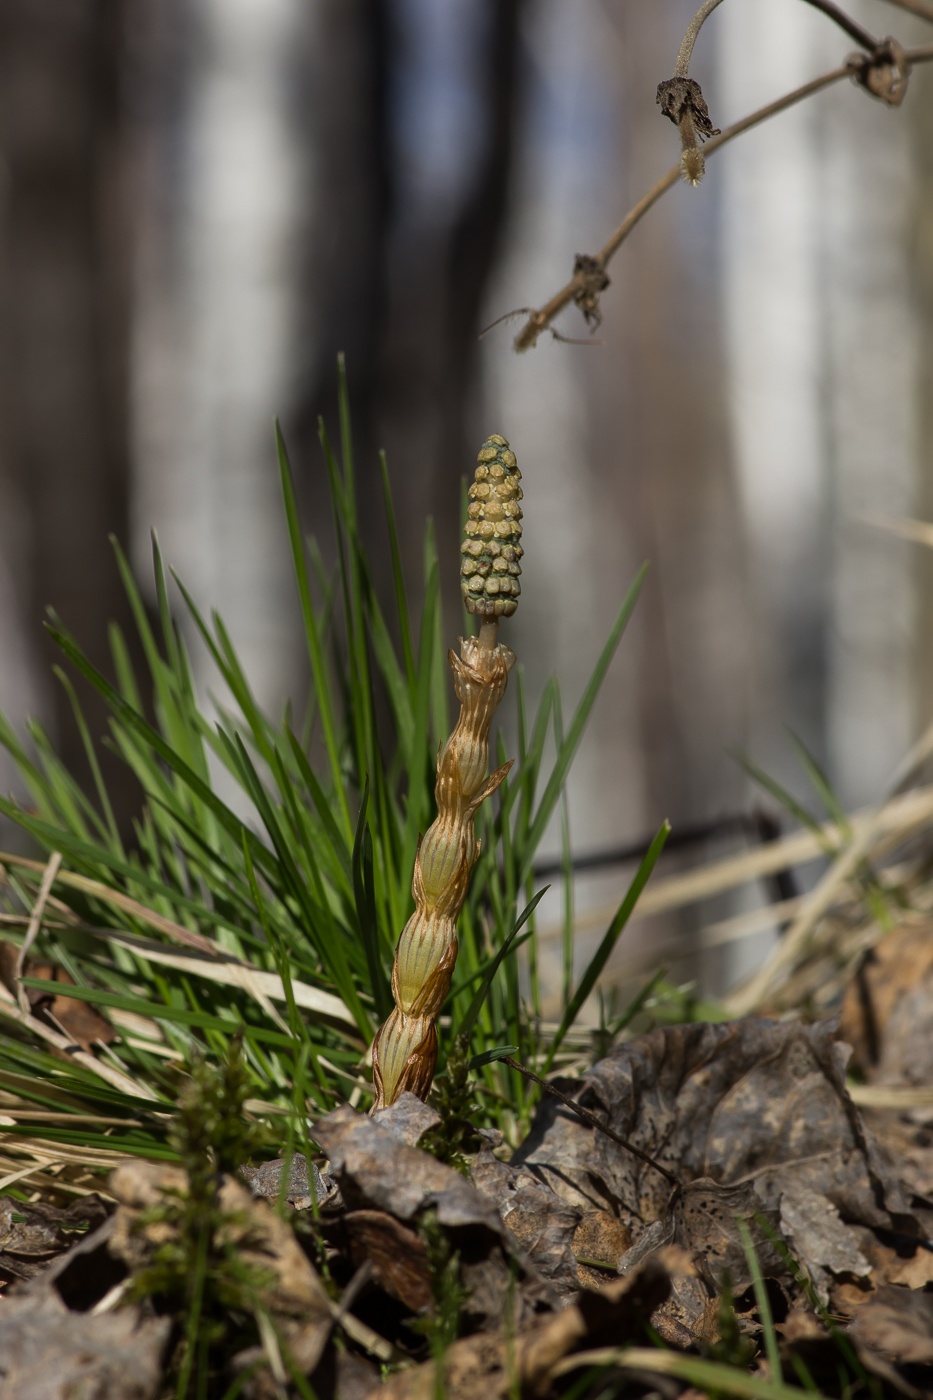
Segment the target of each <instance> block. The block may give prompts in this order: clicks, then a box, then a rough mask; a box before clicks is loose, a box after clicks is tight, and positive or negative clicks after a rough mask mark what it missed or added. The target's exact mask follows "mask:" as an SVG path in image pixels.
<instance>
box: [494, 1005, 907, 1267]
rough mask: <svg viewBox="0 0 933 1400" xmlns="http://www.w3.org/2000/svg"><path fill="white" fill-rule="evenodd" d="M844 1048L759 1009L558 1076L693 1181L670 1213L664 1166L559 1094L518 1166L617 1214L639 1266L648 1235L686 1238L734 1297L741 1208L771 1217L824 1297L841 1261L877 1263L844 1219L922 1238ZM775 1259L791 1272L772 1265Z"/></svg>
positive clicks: (826, 1027) (542, 1111)
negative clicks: (869, 1120)
mask: <svg viewBox="0 0 933 1400" xmlns="http://www.w3.org/2000/svg"><path fill="white" fill-rule="evenodd" d="M848 1053H849V1052H848V1049H847V1048H846V1047H844V1046H842V1045H840V1044H838V1043H837V1040H836V1027H835V1024H834V1023H832V1022H824V1023H821V1024H819V1025H814V1026H804V1025H801V1024H799V1023H796V1022H775V1021H769V1020H763V1019H758V1018H752V1017H749V1018H747V1019H745V1020H741V1021H733V1022H728V1023H724V1024H719V1025H688V1026H672V1027H665V1028H662V1029H659V1030H656V1031H653V1032H652V1033H651V1034H650V1035H645V1036H640V1037H638V1038H637V1039H635V1040H632V1041H629V1042H627V1043H625V1044H623V1045H620V1046H618V1047H617V1048H616V1049H615V1050H614V1051H613V1052H612V1054H610V1055H609V1056H607V1057H606V1058H605V1059H604V1060H601V1061H599V1063H598V1064H596V1065H595V1066H594V1067H593V1069H592V1070H590V1071H589V1073H587V1074H586V1075H585V1076H584V1077H583V1079H582V1080H564V1081H559V1086H560V1087H561V1088H562V1089H563V1091H564V1092H565V1093H568V1094H570V1095H571V1096H572V1097H574V1098H576V1099H577V1100H579V1101H580V1102H581V1103H582V1104H584V1106H586V1107H587V1108H589V1109H590V1110H591V1111H592V1112H595V1113H596V1114H597V1115H598V1116H599V1117H600V1118H601V1119H602V1120H603V1121H604V1122H605V1123H607V1125H608V1126H609V1127H611V1128H612V1129H613V1130H614V1131H615V1132H616V1133H618V1134H619V1135H620V1136H622V1137H625V1138H628V1139H630V1140H632V1141H633V1142H634V1143H635V1145H636V1146H638V1147H640V1148H641V1149H642V1150H643V1151H645V1152H647V1153H648V1154H649V1155H650V1156H652V1157H654V1158H655V1159H657V1160H658V1161H659V1162H660V1163H661V1164H662V1165H663V1166H666V1167H667V1168H668V1170H670V1171H672V1172H674V1173H675V1175H677V1176H678V1177H679V1178H680V1179H681V1180H682V1181H683V1182H685V1190H684V1193H683V1197H682V1199H681V1200H680V1201H679V1202H677V1201H676V1200H675V1207H674V1211H673V1215H672V1216H671V1215H669V1211H668V1198H669V1195H670V1188H669V1185H668V1183H667V1182H666V1181H665V1180H664V1178H663V1177H661V1176H660V1174H659V1173H658V1172H656V1171H654V1170H653V1169H652V1168H651V1167H649V1166H647V1165H646V1164H645V1163H643V1162H641V1161H639V1160H638V1159H637V1158H635V1157H633V1156H632V1155H631V1154H629V1153H627V1152H626V1151H625V1150H624V1149H623V1148H621V1147H619V1146H618V1144H616V1143H614V1142H612V1141H611V1140H610V1139H609V1138H607V1137H606V1136H605V1135H603V1134H601V1133H598V1132H595V1131H594V1130H593V1129H592V1128H590V1127H587V1126H586V1125H584V1124H583V1123H581V1122H580V1121H579V1120H578V1119H577V1118H576V1117H575V1116H574V1115H573V1114H572V1113H571V1112H569V1111H568V1110H567V1109H566V1108H564V1107H562V1106H561V1105H559V1104H556V1103H555V1102H554V1101H553V1100H550V1099H545V1100H544V1101H543V1102H542V1104H541V1106H540V1108H539V1110H538V1113H537V1116H536V1118H535V1121H534V1123H533V1125H532V1129H531V1132H530V1134H529V1136H528V1138H527V1139H526V1140H525V1142H524V1143H523V1144H522V1145H521V1147H520V1148H519V1149H518V1151H517V1152H516V1154H515V1156H514V1157H513V1159H512V1162H511V1163H510V1164H509V1166H510V1169H511V1170H512V1172H513V1173H515V1174H516V1177H517V1178H520V1176H521V1174H522V1173H523V1172H531V1173H533V1174H534V1177H535V1179H536V1180H537V1182H538V1183H539V1185H544V1186H547V1187H548V1188H550V1189H551V1190H552V1191H553V1192H554V1193H555V1194H556V1195H557V1196H559V1197H560V1198H561V1199H562V1200H563V1201H565V1202H566V1203H567V1204H568V1205H573V1206H576V1207H577V1208H578V1209H580V1210H587V1209H589V1210H593V1209H601V1210H607V1211H609V1212H610V1213H611V1214H612V1215H613V1216H615V1217H617V1218H618V1219H619V1220H620V1221H621V1223H622V1224H623V1225H625V1226H626V1227H627V1228H629V1229H630V1230H631V1234H632V1238H633V1240H634V1241H635V1246H634V1251H633V1255H632V1258H631V1259H630V1260H629V1263H631V1262H634V1261H635V1260H636V1259H637V1258H638V1257H639V1256H640V1253H641V1250H640V1244H641V1239H642V1237H643V1236H646V1232H647V1231H648V1230H649V1229H650V1230H651V1231H652V1232H653V1234H655V1235H656V1238H653V1239H651V1240H650V1247H651V1248H657V1247H660V1246H661V1245H663V1244H665V1243H667V1242H669V1241H670V1239H671V1238H674V1239H676V1241H677V1242H678V1243H679V1244H681V1245H683V1246H684V1248H687V1249H688V1250H691V1251H693V1250H699V1251H701V1252H703V1253H705V1254H707V1255H708V1257H709V1261H710V1267H711V1268H712V1270H713V1273H714V1274H717V1270H718V1271H719V1273H720V1274H721V1273H722V1272H724V1271H725V1270H726V1269H727V1268H728V1270H729V1272H730V1273H731V1275H732V1282H733V1286H734V1287H735V1288H736V1289H737V1290H741V1288H743V1287H744V1286H745V1284H746V1283H747V1282H748V1281H749V1274H748V1269H747V1265H746V1263H745V1257H744V1251H743V1250H742V1248H741V1241H740V1238H739V1236H738V1233H737V1231H736V1229H735V1225H734V1219H733V1217H734V1216H735V1214H740V1215H751V1214H754V1213H759V1212H760V1213H762V1214H764V1215H765V1216H769V1217H770V1218H771V1220H772V1221H773V1222H775V1223H779V1224H780V1229H781V1232H782V1233H783V1234H784V1235H785V1238H786V1239H787V1240H788V1242H789V1243H790V1244H791V1247H792V1249H793V1251H794V1252H795V1253H796V1254H797V1255H798V1257H799V1258H800V1259H801V1260H802V1262H803V1263H804V1264H805V1266H806V1268H807V1270H808V1272H810V1274H811V1277H813V1278H814V1280H815V1281H818V1284H819V1286H820V1287H821V1288H822V1289H823V1291H824V1292H825V1287H826V1282H827V1280H828V1278H829V1277H830V1275H831V1274H832V1272H833V1270H834V1269H837V1268H842V1269H844V1270H845V1271H846V1272H852V1271H853V1270H855V1271H858V1270H864V1271H865V1272H867V1271H868V1269H867V1264H866V1263H865V1261H864V1260H862V1261H861V1262H860V1261H859V1255H858V1241H857V1239H856V1238H854V1237H853V1238H850V1236H849V1225H848V1224H847V1223H844V1222H849V1221H859V1222H862V1223H864V1224H865V1225H870V1226H873V1227H876V1228H882V1229H888V1230H892V1229H893V1230H899V1231H901V1232H913V1233H915V1234H919V1233H920V1226H919V1224H918V1222H917V1220H916V1219H915V1218H914V1217H913V1216H912V1215H911V1213H910V1209H909V1206H908V1203H907V1201H906V1200H905V1198H904V1196H903V1193H902V1192H901V1190H900V1187H899V1185H898V1182H897V1180H896V1178H895V1176H894V1174H893V1173H892V1172H891V1171H890V1169H889V1168H888V1167H887V1166H886V1165H885V1163H884V1161H883V1159H882V1157H881V1155H880V1153H879V1152H878V1149H877V1146H876V1144H875V1143H874V1141H873V1139H872V1138H871V1136H870V1134H868V1133H867V1132H866V1130H865V1127H864V1124H863V1122H862V1119H861V1117H860V1115H859V1113H858V1110H857V1109H856V1108H855V1105H854V1104H853V1103H852V1102H851V1100H850V1099H849V1097H848V1094H847V1093H846V1089H845V1067H846V1060H847V1057H848ZM648 1242H649V1241H647V1239H646V1243H648ZM769 1248H770V1246H767V1245H766V1244H765V1243H764V1241H761V1249H762V1250H763V1251H764V1252H765V1254H766V1255H767V1251H768V1249H769ZM768 1268H769V1269H770V1270H771V1271H772V1272H773V1273H774V1276H776V1277H780V1275H781V1273H782V1272H783V1267H782V1266H779V1264H778V1262H777V1260H776V1259H773V1258H772V1259H770V1260H769V1263H768Z"/></svg>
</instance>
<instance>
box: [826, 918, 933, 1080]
mask: <svg viewBox="0 0 933 1400" xmlns="http://www.w3.org/2000/svg"><path fill="white" fill-rule="evenodd" d="M840 1034H841V1036H842V1038H843V1039H844V1040H845V1041H847V1042H848V1044H849V1045H851V1046H852V1048H853V1050H854V1052H855V1063H856V1064H857V1065H858V1067H859V1069H861V1070H862V1072H863V1073H864V1074H865V1075H866V1077H867V1078H868V1079H869V1080H870V1081H871V1082H872V1083H877V1084H889V1085H895V1084H920V1085H926V1084H930V1083H931V1082H933V924H916V923H909V924H900V925H899V926H898V927H897V928H894V929H892V930H891V931H890V933H886V934H885V935H884V937H883V938H882V939H880V940H879V942H878V943H876V944H875V946H874V948H872V950H871V951H870V952H869V953H868V955H867V957H866V959H865V961H864V963H863V964H862V966H861V968H860V969H859V971H858V972H857V973H856V975H855V976H854V977H853V978H852V980H851V981H850V983H849V985H848V987H847V988H846V991H845V996H844V998H843V1003H842V1016H841V1022H840Z"/></svg>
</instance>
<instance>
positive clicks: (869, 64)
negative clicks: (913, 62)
mask: <svg viewBox="0 0 933 1400" xmlns="http://www.w3.org/2000/svg"><path fill="white" fill-rule="evenodd" d="M849 64H850V66H851V68H852V71H853V77H854V78H855V81H856V82H857V83H858V84H859V86H860V87H863V88H864V89H865V91H866V92H870V93H871V95H872V97H877V98H878V99H879V101H881V102H886V103H887V105H888V106H889V107H899V106H900V105H901V103H902V102H903V101H904V98H905V97H906V95H907V80H908V78H909V77H910V63H909V62H908V60H907V55H906V54H905V52H904V50H903V48H902V47H901V45H900V44H899V43H898V42H897V40H896V39H890V38H888V39H882V40H881V42H880V44H878V46H877V48H876V49H875V51H874V52H873V53H870V54H864V53H854V54H852V55H851V57H850V59H849Z"/></svg>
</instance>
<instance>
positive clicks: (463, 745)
mask: <svg viewBox="0 0 933 1400" xmlns="http://www.w3.org/2000/svg"><path fill="white" fill-rule="evenodd" d="M497 631H498V620H497V619H496V618H484V620H483V625H482V626H481V628H480V635H479V637H465V638H461V642H460V655H459V657H457V656H455V655H454V653H453V652H452V651H451V652H448V660H449V662H450V666H451V669H452V671H453V673H454V685H455V687H456V690H457V695H458V698H459V699H460V702H461V709H460V717H459V719H458V720H457V724H456V728H455V729H454V732H453V734H452V735H451V736H450V739H449V740H448V742H447V745H446V747H445V748H444V750H443V752H442V753H441V755H440V758H439V760H438V765H437V786H436V787H435V796H436V799H437V819H436V820H435V821H434V822H433V823H432V824H431V826H430V827H429V828H428V831H427V833H426V835H425V837H424V839H423V840H422V841H421V843H420V845H419V848H418V854H417V856H416V857H415V873H414V878H413V880H412V887H411V888H412V897H413V898H414V901H415V912H414V914H413V915H412V916H411V918H410V919H409V921H408V923H407V924H406V925H405V928H404V930H403V932H402V936H401V938H400V939H399V942H398V947H397V949H396V952H395V965H394V967H393V969H392V996H393V999H394V1001H395V1010H394V1011H392V1012H391V1014H390V1015H389V1017H388V1019H387V1020H386V1021H385V1022H384V1024H383V1025H382V1026H381V1027H380V1029H379V1031H378V1032H377V1035H376V1039H375V1041H374V1042H373V1072H374V1079H375V1084H376V1099H375V1103H374V1104H373V1110H374V1111H375V1110H376V1109H379V1108H385V1107H386V1106H387V1105H388V1104H392V1103H394V1102H395V1100H396V1099H397V1098H398V1096H399V1094H400V1093H401V1092H402V1090H403V1089H409V1090H410V1091H411V1092H412V1093H413V1094H417V1095H418V1097H419V1098H421V1099H425V1098H427V1095H428V1090H429V1089H430V1087H431V1081H432V1079H433V1078H434V1066H435V1063H436V1061H437V1017H438V1015H439V1014H440V1010H441V1007H442V1006H443V1004H444V1001H445V999H446V997H447V992H448V989H449V987H450V979H451V976H452V975H453V970H454V964H455V962H456V961H457V933H456V926H457V918H458V916H459V914H460V910H461V908H462V907H463V901H464V899H465V898H466V893H467V888H468V886H469V883H470V875H471V874H472V871H473V866H474V865H475V864H476V861H477V859H478V858H479V842H478V841H477V840H476V838H475V835H474V830H473V820H474V817H475V815H476V812H477V809H478V808H479V806H480V803H481V802H483V801H484V800H485V799H486V798H487V797H489V796H490V795H491V794H492V793H493V792H495V790H496V788H497V787H498V786H499V784H500V783H501V782H502V780H503V778H504V777H505V776H506V774H507V773H508V771H509V769H510V768H511V766H512V764H511V762H509V763H504V764H503V765H502V767H501V768H497V769H496V771H495V772H494V773H493V774H492V775H491V776H490V777H489V778H488V779H484V775H485V772H486V766H487V763H488V760H489V728H490V725H491V723H492V717H493V715H494V714H495V711H496V709H497V708H498V705H499V702H500V700H501V699H502V696H503V695H504V694H505V687H506V684H507V682H508V676H509V670H510V669H511V666H512V663H513V662H514V660H515V657H514V655H513V653H512V652H511V651H510V650H509V649H508V647H503V646H499V645H497V642H496V633H497Z"/></svg>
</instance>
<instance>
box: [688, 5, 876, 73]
mask: <svg viewBox="0 0 933 1400" xmlns="http://www.w3.org/2000/svg"><path fill="white" fill-rule="evenodd" d="M806 3H807V4H808V5H813V6H814V8H815V9H817V10H822V12H823V14H824V15H827V16H828V17H829V18H830V19H831V20H832V21H833V22H834V23H835V24H838V25H839V28H840V29H844V30H845V32H846V33H847V34H848V35H849V38H850V39H854V40H855V42H856V43H857V44H859V45H861V47H862V48H863V49H866V50H867V51H868V52H869V53H873V52H874V51H875V49H876V48H877V47H878V40H877V39H876V38H875V37H874V35H872V34H870V33H869V32H868V30H867V29H865V28H864V27H863V26H862V25H861V24H859V23H858V21H857V20H854V19H852V17H851V15H847V14H846V12H845V10H841V9H840V8H839V6H838V5H835V4H833V0H806ZM895 3H897V0H895ZM721 4H722V0H706V3H705V4H703V5H701V6H700V8H699V9H698V10H697V12H696V14H695V15H694V16H693V19H692V20H691V21H690V23H689V24H688V25H687V32H686V33H685V34H684V37H683V42H682V43H681V45H680V52H679V53H678V55H677V63H676V64H675V66H674V77H675V78H685V77H686V76H687V73H688V72H689V69H690V59H691V57H692V55H693V46H694V44H695V43H696V41H697V36H698V35H699V33H700V30H701V29H702V28H703V25H704V24H705V23H706V21H707V19H708V18H709V16H710V15H711V14H712V13H713V11H714V10H715V9H717V8H718V6H719V5H721Z"/></svg>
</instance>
